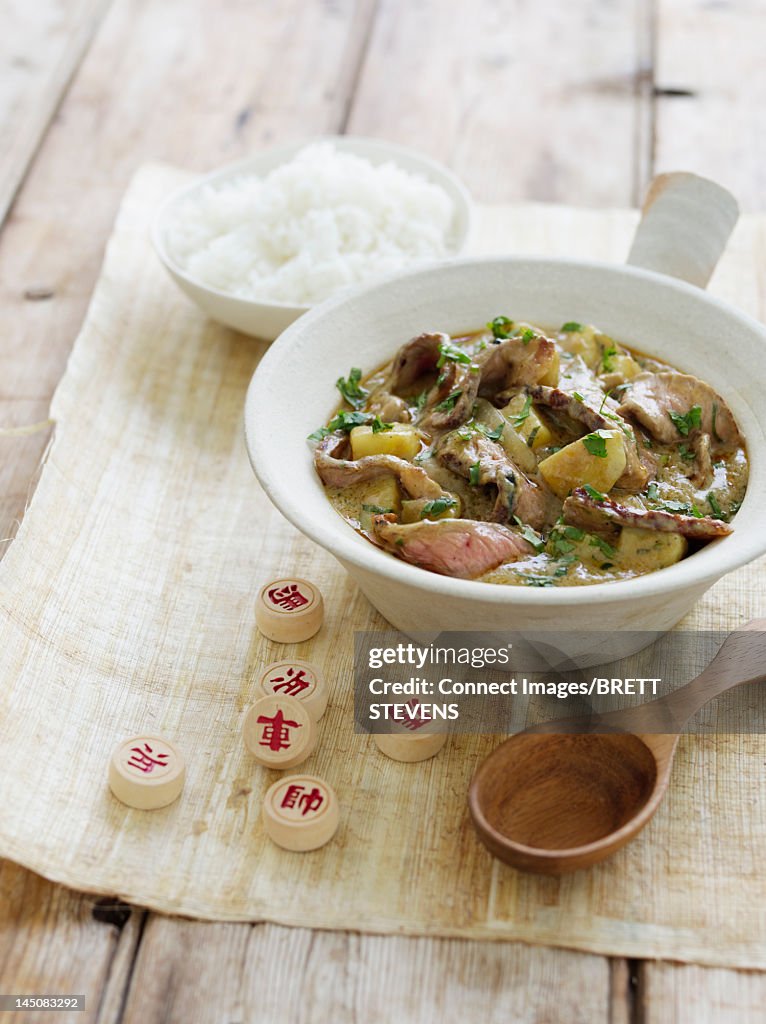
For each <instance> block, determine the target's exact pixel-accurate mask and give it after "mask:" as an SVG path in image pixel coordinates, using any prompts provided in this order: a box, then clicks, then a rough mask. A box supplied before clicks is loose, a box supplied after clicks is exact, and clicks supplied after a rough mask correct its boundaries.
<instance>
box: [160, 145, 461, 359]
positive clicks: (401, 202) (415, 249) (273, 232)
mask: <svg viewBox="0 0 766 1024" xmlns="http://www.w3.org/2000/svg"><path fill="white" fill-rule="evenodd" d="M470 222H471V200H470V196H469V195H468V191H467V190H466V188H465V186H464V185H463V184H462V182H461V181H460V180H459V179H458V178H457V177H456V176H455V175H454V174H452V173H451V172H450V171H449V170H448V169H447V168H446V167H444V166H442V165H441V164H439V163H436V162H435V161H433V160H430V159H428V158H427V157H424V156H421V155H419V154H418V153H414V152H411V151H410V150H408V149H404V148H402V147H400V146H395V145H392V144H391V143H388V142H381V141H378V140H376V139H365V138H358V137H350V136H328V137H323V138H319V139H316V140H312V141H309V142H297V143H293V144H291V145H287V146H280V147H278V148H276V149H270V150H267V151H265V152H263V153H260V154H258V155H257V156H254V157H251V158H249V159H247V160H243V161H241V162H239V163H237V164H232V165H231V166H229V167H225V168H223V169H222V170H219V171H215V172H213V173H212V174H208V175H206V176H205V177H203V178H201V179H198V180H197V181H195V182H194V183H193V184H191V185H188V186H185V187H184V188H182V189H180V190H178V191H177V192H175V193H173V194H172V195H171V196H170V197H169V198H168V199H167V200H166V201H165V203H164V204H163V205H162V207H161V209H160V211H159V213H158V214H157V217H156V219H155V222H154V227H153V231H152V238H153V242H154V246H155V248H156V250H157V253H158V254H159V256H160V259H161V260H162V262H163V263H164V264H165V266H166V267H167V269H168V271H169V272H170V274H171V276H172V277H173V278H174V280H175V281H176V282H177V283H178V285H179V286H180V287H181V288H182V289H183V290H184V292H186V294H187V295H188V296H189V297H190V298H191V299H192V300H193V301H194V302H196V304H197V305H198V306H199V307H200V308H201V309H202V310H203V311H204V312H205V313H207V315H208V316H210V317H211V318H212V319H213V320H217V321H219V322H220V323H223V324H226V325H227V326H229V327H233V328H235V329H236V330H239V331H242V332H244V333H245V334H251V335H254V336H255V337H259V338H263V339H266V340H269V341H271V340H273V339H274V338H276V337H277V335H278V334H280V333H281V332H282V331H283V330H284V329H285V328H286V327H287V326H288V325H289V324H291V323H292V322H293V321H294V320H296V319H297V318H298V317H299V316H301V315H302V314H303V313H305V312H306V311H307V310H308V309H310V308H311V307H312V306H315V305H317V304H318V303H320V302H322V301H324V299H326V298H329V297H330V296H331V295H337V294H338V293H339V292H342V291H344V290H345V289H349V288H353V287H355V286H357V285H360V284H366V283H370V282H371V281H374V280H375V279H376V278H378V277H383V276H385V275H387V274H390V273H391V272H392V271H398V270H403V269H407V268H409V267H413V266H422V265H424V264H428V263H435V262H440V261H444V260H449V259H452V258H453V257H455V256H457V255H458V254H459V253H461V252H462V251H463V250H464V248H465V246H466V244H467V241H468V236H469V232H470Z"/></svg>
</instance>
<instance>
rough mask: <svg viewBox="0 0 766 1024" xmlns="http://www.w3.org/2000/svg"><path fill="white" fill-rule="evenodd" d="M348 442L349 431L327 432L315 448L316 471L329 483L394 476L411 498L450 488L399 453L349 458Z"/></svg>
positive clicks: (439, 493) (435, 494)
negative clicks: (398, 454) (343, 432)
mask: <svg viewBox="0 0 766 1024" xmlns="http://www.w3.org/2000/svg"><path fill="white" fill-rule="evenodd" d="M348 450H349V442H348V437H347V435H346V434H341V433H335V434H328V435H327V437H325V438H324V439H323V440H322V441H320V442H319V444H318V445H317V446H316V449H315V451H314V465H315V466H316V471H317V473H318V474H319V476H320V479H321V480H322V483H323V484H324V485H325V486H326V487H350V486H351V485H352V484H361V483H364V482H366V481H368V480H377V479H379V478H380V477H382V476H395V477H396V479H397V480H398V481H399V483H400V484H401V486H402V489H403V490H404V491H405V492H406V493H407V494H408V495H409V496H410V497H411V498H429V499H433V498H443V497H447V496H448V492H447V491H444V490H442V488H441V487H440V486H439V485H438V484H437V483H436V481H435V480H432V479H431V477H430V476H429V475H428V473H426V471H425V470H424V469H421V468H420V466H414V465H413V464H412V463H411V462H407V461H406V460H405V459H400V458H398V457H397V456H396V455H365V456H364V458H361V459H346V458H343V457H342V456H343V455H344V454H348Z"/></svg>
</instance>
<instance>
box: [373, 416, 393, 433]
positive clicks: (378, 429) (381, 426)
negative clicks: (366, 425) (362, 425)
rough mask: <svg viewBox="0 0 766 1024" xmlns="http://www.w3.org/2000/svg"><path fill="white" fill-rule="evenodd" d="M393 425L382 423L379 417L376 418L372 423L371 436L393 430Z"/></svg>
mask: <svg viewBox="0 0 766 1024" xmlns="http://www.w3.org/2000/svg"><path fill="white" fill-rule="evenodd" d="M393 429H394V425H393V423H384V422H383V420H382V419H381V418H380V416H376V417H375V419H374V420H373V421H372V432H373V434H382V433H384V432H385V431H386V430H393Z"/></svg>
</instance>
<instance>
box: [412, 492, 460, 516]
mask: <svg viewBox="0 0 766 1024" xmlns="http://www.w3.org/2000/svg"><path fill="white" fill-rule="evenodd" d="M455 505H457V501H456V500H455V498H449V497H446V496H445V497H444V498H434V499H433V501H427V502H426V503H425V505H424V506H423V508H422V509H421V510H420V518H421V519H426V518H427V517H428V516H440V515H443V514H444V513H445V512H446V511H447V509H448V508H454V507H455Z"/></svg>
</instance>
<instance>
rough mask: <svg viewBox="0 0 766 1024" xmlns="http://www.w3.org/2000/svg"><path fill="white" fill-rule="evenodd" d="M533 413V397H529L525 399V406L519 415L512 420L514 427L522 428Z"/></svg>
mask: <svg viewBox="0 0 766 1024" xmlns="http://www.w3.org/2000/svg"><path fill="white" fill-rule="evenodd" d="M531 411H532V396H531V395H527V397H526V398H525V399H524V405H523V406H522V408H521V411H520V412H519V413H517V415H516V416H514V417H513V419H512V420H511V422H512V423H513V425H514V427H520V426H521V425H522V423H523V422H524V420H526V419H527V418H528V417H529V414H530V412H531Z"/></svg>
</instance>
